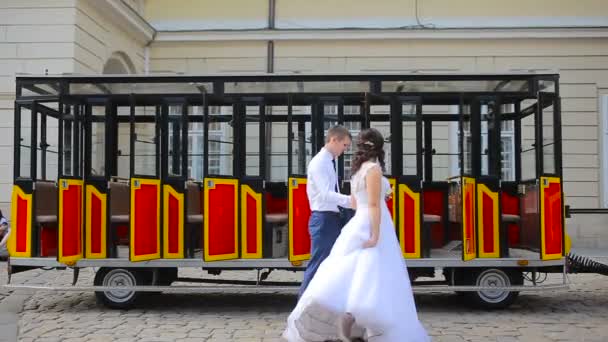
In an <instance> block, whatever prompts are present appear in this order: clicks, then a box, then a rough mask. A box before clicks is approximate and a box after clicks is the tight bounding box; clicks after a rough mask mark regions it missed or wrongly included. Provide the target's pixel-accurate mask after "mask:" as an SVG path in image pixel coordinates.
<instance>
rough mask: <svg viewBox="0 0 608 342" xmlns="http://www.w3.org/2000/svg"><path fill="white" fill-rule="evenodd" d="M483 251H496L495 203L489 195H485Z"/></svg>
mask: <svg viewBox="0 0 608 342" xmlns="http://www.w3.org/2000/svg"><path fill="white" fill-rule="evenodd" d="M482 196H483V198H482V201H483V215H482V216H483V251H484V252H485V253H493V252H495V251H494V228H495V227H494V201H493V200H492V198H491V197H490V196H488V194H486V193H483V195H482Z"/></svg>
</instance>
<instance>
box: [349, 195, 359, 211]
mask: <svg viewBox="0 0 608 342" xmlns="http://www.w3.org/2000/svg"><path fill="white" fill-rule="evenodd" d="M350 208H351V209H353V210H356V209H357V200H356V199H355V195H354V194H351V195H350Z"/></svg>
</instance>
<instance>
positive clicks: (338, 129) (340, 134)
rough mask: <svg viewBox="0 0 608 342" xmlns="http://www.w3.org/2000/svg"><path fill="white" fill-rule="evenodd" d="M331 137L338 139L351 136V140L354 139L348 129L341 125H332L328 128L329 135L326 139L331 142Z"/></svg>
mask: <svg viewBox="0 0 608 342" xmlns="http://www.w3.org/2000/svg"><path fill="white" fill-rule="evenodd" d="M331 138H336V139H338V140H343V139H344V138H349V139H350V140H353V137H352V136H351V135H350V132H349V131H348V129H346V127H344V126H340V125H336V126H332V127H330V128H329V129H328V130H327V137H325V141H326V142H329V141H330V140H331Z"/></svg>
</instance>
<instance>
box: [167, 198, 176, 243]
mask: <svg viewBox="0 0 608 342" xmlns="http://www.w3.org/2000/svg"><path fill="white" fill-rule="evenodd" d="M168 214H169V232H168V233H169V241H168V243H169V253H179V201H178V200H177V198H175V196H173V195H171V194H169V209H168Z"/></svg>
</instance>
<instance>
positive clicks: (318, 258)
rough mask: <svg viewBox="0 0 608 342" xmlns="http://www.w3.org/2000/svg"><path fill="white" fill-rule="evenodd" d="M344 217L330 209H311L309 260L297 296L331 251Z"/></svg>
mask: <svg viewBox="0 0 608 342" xmlns="http://www.w3.org/2000/svg"><path fill="white" fill-rule="evenodd" d="M346 219H350V217H346V216H345V215H344V214H341V213H334V212H331V211H313V212H312V214H311V215H310V219H309V220H308V232H309V233H310V242H311V248H310V260H309V261H308V265H307V266H306V271H305V272H304V279H303V280H302V285H301V286H300V293H299V294H298V298H299V297H301V296H302V294H303V293H304V291H305V290H306V288H307V287H308V284H309V283H310V281H311V280H312V278H313V277H314V275H315V273H316V272H317V269H318V268H319V265H321V263H322V262H323V260H325V258H327V256H328V255H329V252H331V249H332V247H333V246H334V242H336V239H337V238H338V236H339V235H340V231H341V230H342V227H343V226H344V224H345V223H346Z"/></svg>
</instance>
